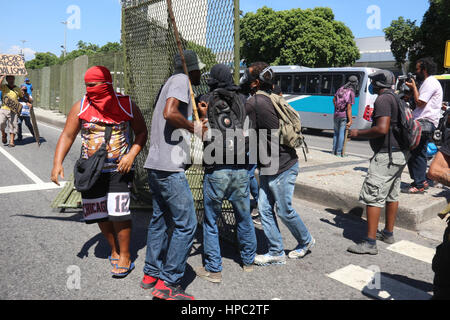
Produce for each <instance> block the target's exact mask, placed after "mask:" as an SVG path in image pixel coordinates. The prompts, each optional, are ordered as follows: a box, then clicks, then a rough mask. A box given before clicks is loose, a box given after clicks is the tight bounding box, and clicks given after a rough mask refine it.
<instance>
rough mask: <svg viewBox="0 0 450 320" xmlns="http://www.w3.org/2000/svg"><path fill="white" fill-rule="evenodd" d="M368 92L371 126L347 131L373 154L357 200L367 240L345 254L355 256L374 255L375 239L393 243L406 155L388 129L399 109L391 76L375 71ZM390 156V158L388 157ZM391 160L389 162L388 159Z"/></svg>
mask: <svg viewBox="0 0 450 320" xmlns="http://www.w3.org/2000/svg"><path fill="white" fill-rule="evenodd" d="M369 79H370V80H371V84H370V87H369V91H370V93H371V94H376V95H378V97H377V99H376V100H375V103H374V110H373V124H372V128H371V129H368V130H350V137H351V138H357V137H359V138H366V139H369V140H370V146H371V148H372V150H373V152H374V155H373V157H372V159H371V160H370V166H369V170H368V174H367V177H366V179H365V180H364V183H363V186H362V188H361V193H360V196H359V201H360V202H361V203H363V204H364V205H366V212H367V237H366V238H365V239H364V240H363V241H362V242H361V243H358V244H356V245H352V246H350V247H349V248H348V249H347V251H349V252H351V253H356V254H371V255H376V254H378V249H377V244H376V241H377V240H381V241H383V242H386V243H389V244H392V243H394V241H395V240H394V224H395V220H396V217H397V212H398V207H399V197H400V184H401V176H402V172H403V170H404V168H405V167H406V161H407V158H408V156H409V154H408V151H407V150H404V147H402V146H401V144H400V143H399V142H398V140H397V138H396V136H395V135H394V134H393V130H391V128H396V126H398V124H399V120H400V119H399V106H398V104H397V99H396V97H395V96H394V95H395V93H394V92H393V90H392V87H393V85H394V83H395V81H394V75H393V74H392V72H390V71H387V70H379V71H377V72H375V73H373V74H371V75H369ZM390 155H391V156H390ZM390 158H392V161H391V160H390ZM384 207H386V220H385V221H386V224H385V228H384V230H383V231H381V232H379V231H378V223H379V220H380V214H381V209H382V208H384Z"/></svg>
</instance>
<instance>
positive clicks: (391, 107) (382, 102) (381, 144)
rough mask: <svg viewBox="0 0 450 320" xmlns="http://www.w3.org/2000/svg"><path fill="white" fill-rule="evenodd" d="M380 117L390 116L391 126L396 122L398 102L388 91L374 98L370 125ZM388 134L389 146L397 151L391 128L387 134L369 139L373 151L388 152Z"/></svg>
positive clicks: (398, 147) (397, 147) (397, 144)
mask: <svg viewBox="0 0 450 320" xmlns="http://www.w3.org/2000/svg"><path fill="white" fill-rule="evenodd" d="M381 117H390V118H391V128H392V127H395V126H396V125H397V123H398V104H397V100H396V99H395V97H394V96H392V95H391V94H388V93H384V94H381V95H379V96H378V98H377V99H376V100H375V105H374V109H373V115H372V119H373V123H372V127H374V126H376V123H377V120H378V119H379V118H381ZM389 136H390V138H391V148H392V151H399V150H400V146H399V143H398V141H397V139H396V138H395V135H394V134H393V132H392V130H389V134H387V135H385V136H383V137H379V138H375V139H371V140H370V147H371V148H372V150H373V152H375V153H378V152H389Z"/></svg>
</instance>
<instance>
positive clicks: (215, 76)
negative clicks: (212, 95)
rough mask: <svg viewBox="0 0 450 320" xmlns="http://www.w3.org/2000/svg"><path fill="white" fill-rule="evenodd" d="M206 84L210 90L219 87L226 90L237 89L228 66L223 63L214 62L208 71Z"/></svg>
mask: <svg viewBox="0 0 450 320" xmlns="http://www.w3.org/2000/svg"><path fill="white" fill-rule="evenodd" d="M207 82H208V86H209V88H210V89H211V91H213V90H215V89H218V88H221V89H226V90H233V91H237V90H239V87H238V86H236V85H235V84H234V82H233V75H232V74H231V70H230V68H229V67H228V66H226V65H224V64H216V65H215V66H214V67H212V69H211V72H210V73H209V79H208V81H207Z"/></svg>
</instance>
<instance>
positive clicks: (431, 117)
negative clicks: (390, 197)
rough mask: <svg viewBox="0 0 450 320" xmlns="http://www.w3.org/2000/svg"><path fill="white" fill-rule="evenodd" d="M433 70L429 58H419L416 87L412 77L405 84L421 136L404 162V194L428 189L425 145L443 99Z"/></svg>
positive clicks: (434, 125) (436, 119)
mask: <svg viewBox="0 0 450 320" xmlns="http://www.w3.org/2000/svg"><path fill="white" fill-rule="evenodd" d="M435 72H436V63H434V62H433V60H432V59H431V58H424V59H420V60H419V61H417V64H416V77H417V80H418V81H421V82H422V81H423V83H422V85H421V86H420V89H418V88H417V85H416V82H415V81H414V79H411V82H406V83H405V84H406V85H407V86H408V87H409V88H410V89H411V91H412V92H413V96H414V101H415V104H416V108H415V109H414V111H413V115H414V119H415V120H418V121H419V122H420V124H421V126H422V138H421V141H420V145H419V146H418V147H417V148H416V149H414V150H413V151H412V152H411V158H410V159H409V161H408V170H409V173H410V176H411V179H412V180H413V183H412V184H411V186H410V187H409V188H407V189H404V190H402V191H403V192H404V193H410V194H424V193H425V190H426V189H428V188H429V184H428V182H427V180H426V171H427V145H428V142H429V141H430V140H431V139H432V137H433V134H434V131H435V130H436V128H437V127H438V125H439V119H440V118H441V108H442V100H443V91H442V86H441V84H440V82H439V81H438V80H437V79H436V78H435V77H433V76H432V75H433V74H435Z"/></svg>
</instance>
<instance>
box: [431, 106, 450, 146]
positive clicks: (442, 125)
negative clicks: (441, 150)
mask: <svg viewBox="0 0 450 320" xmlns="http://www.w3.org/2000/svg"><path fill="white" fill-rule="evenodd" d="M449 115H450V109H447V110H446V111H445V112H444V115H443V116H442V118H441V119H439V124H438V127H437V128H436V130H435V131H434V136H433V140H434V141H435V142H436V144H441V143H442V140H443V138H444V135H445V133H446V131H447V126H448V120H449V119H448V118H449Z"/></svg>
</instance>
